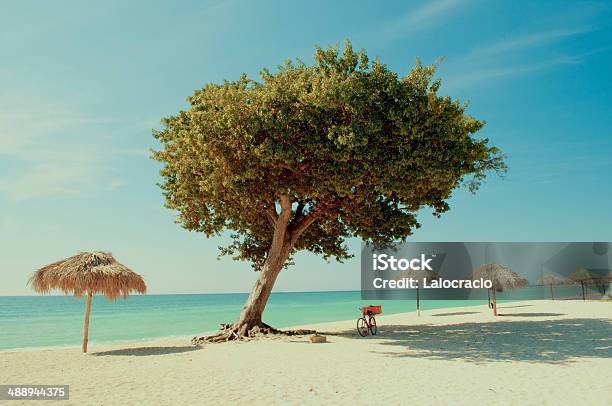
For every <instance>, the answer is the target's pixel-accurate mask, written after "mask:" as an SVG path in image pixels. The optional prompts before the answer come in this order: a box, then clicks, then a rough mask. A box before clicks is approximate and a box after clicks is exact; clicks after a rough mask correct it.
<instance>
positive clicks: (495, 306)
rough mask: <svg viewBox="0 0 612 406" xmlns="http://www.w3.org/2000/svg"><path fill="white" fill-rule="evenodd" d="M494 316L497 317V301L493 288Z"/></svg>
mask: <svg viewBox="0 0 612 406" xmlns="http://www.w3.org/2000/svg"><path fill="white" fill-rule="evenodd" d="M493 316H497V299H496V298H495V288H493Z"/></svg>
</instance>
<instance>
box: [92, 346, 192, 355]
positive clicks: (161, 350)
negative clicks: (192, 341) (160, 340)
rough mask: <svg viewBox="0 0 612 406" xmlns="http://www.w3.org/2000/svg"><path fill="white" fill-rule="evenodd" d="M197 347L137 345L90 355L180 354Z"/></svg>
mask: <svg viewBox="0 0 612 406" xmlns="http://www.w3.org/2000/svg"><path fill="white" fill-rule="evenodd" d="M198 349H199V347H194V346H182V347H137V348H124V349H120V350H110V351H100V352H93V353H91V355H95V356H97V357H99V356H106V355H128V356H137V357H143V356H149V355H166V354H180V353H182V352H190V351H196V350H198Z"/></svg>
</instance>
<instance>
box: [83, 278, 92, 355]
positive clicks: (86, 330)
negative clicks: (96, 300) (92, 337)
mask: <svg viewBox="0 0 612 406" xmlns="http://www.w3.org/2000/svg"><path fill="white" fill-rule="evenodd" d="M92 297H93V294H92V293H91V290H90V291H88V292H87V305H86V307H85V326H84V328H83V352H87V342H88V341H89V313H90V312H91V299H92Z"/></svg>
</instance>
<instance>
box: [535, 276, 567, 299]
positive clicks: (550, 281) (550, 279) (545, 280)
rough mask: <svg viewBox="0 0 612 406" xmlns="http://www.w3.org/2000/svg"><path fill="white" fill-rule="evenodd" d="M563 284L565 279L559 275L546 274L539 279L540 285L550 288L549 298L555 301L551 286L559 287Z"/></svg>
mask: <svg viewBox="0 0 612 406" xmlns="http://www.w3.org/2000/svg"><path fill="white" fill-rule="evenodd" d="M563 282H565V278H564V277H562V276H561V275H557V274H556V273H552V272H547V273H545V274H544V275H542V277H541V278H540V283H541V284H542V285H548V286H550V298H551V299H552V300H555V294H554V292H553V285H561V284H562V283H563Z"/></svg>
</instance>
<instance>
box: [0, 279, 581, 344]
mask: <svg viewBox="0 0 612 406" xmlns="http://www.w3.org/2000/svg"><path fill="white" fill-rule="evenodd" d="M477 293H478V294H477V296H475V297H472V299H473V300H422V301H421V309H422V310H427V309H437V308H447V307H461V306H471V305H478V304H484V303H486V290H479V291H478V292H477ZM478 296H480V297H478ZM555 296H556V297H557V298H560V299H561V298H563V299H578V298H579V288H576V287H556V288H555ZM246 298H247V294H246V293H226V294H197V295H145V296H140V295H134V296H130V297H128V298H127V300H123V299H118V300H117V301H115V302H109V301H108V300H106V299H105V298H104V297H102V296H94V299H93V304H92V313H91V323H90V327H89V340H90V343H96V342H111V341H133V340H150V339H157V338H165V337H186V336H187V337H192V336H195V335H201V334H205V333H212V332H214V331H216V330H217V329H218V328H219V325H220V324H221V323H228V322H232V321H234V320H235V319H236V318H237V317H238V314H239V313H240V310H241V309H242V306H243V304H244V302H245V300H246ZM497 298H498V301H515V300H530V299H537V298H544V299H548V298H549V289H548V288H547V287H542V286H540V287H530V288H526V289H516V290H513V291H508V292H503V293H499V294H498V296H497ZM370 304H381V305H382V308H383V313H384V314H393V313H403V312H411V311H415V310H416V303H415V301H414V300H372V301H369V300H368V301H366V300H362V299H361V292H360V291H346V292H286V293H283V292H279V293H272V296H271V297H270V300H269V302H268V305H267V306H266V311H265V314H264V321H265V322H266V323H268V324H270V325H272V326H275V327H280V328H283V327H289V326H298V325H303V324H311V323H321V322H328V321H338V320H350V319H355V320H356V319H357V317H358V316H359V314H360V312H359V310H358V308H359V307H361V306H366V305H370ZM84 313H85V302H84V300H83V299H82V298H81V299H79V298H75V297H72V296H0V350H8V349H16V348H36V347H56V346H77V345H80V343H81V339H82V331H83V318H84Z"/></svg>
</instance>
